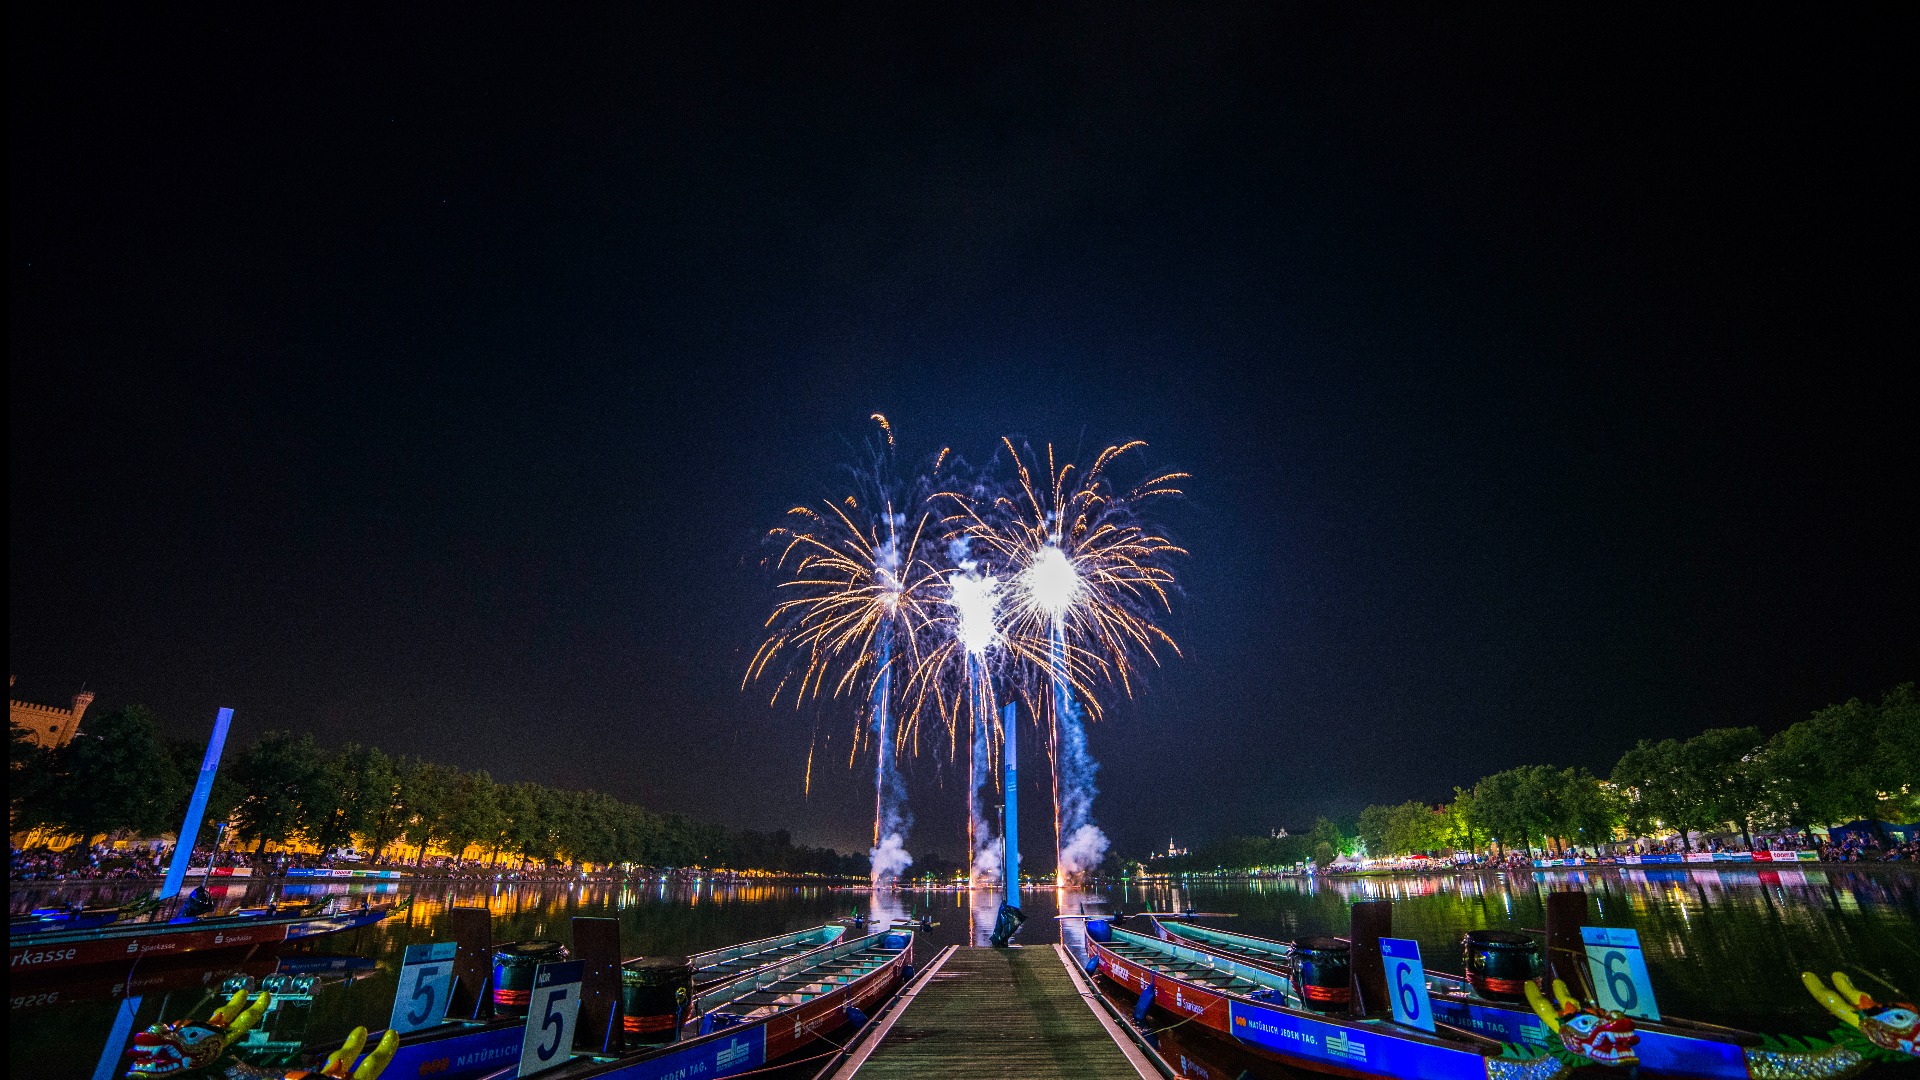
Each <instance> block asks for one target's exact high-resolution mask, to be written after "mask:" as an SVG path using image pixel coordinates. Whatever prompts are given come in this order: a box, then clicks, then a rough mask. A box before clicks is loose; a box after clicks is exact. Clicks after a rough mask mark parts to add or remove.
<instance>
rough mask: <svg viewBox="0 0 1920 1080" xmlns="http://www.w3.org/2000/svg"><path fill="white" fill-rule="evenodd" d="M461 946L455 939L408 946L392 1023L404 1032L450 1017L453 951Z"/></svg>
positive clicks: (401, 970)
mask: <svg viewBox="0 0 1920 1080" xmlns="http://www.w3.org/2000/svg"><path fill="white" fill-rule="evenodd" d="M457 948H458V946H456V945H455V944H454V943H453V942H451V941H443V942H440V943H438V944H434V945H409V946H407V952H406V956H405V958H404V959H402V960H401V962H400V989H399V991H398V992H396V993H395V994H394V995H393V1017H392V1018H391V1019H389V1020H388V1021H387V1026H388V1027H390V1028H392V1029H393V1030H395V1031H398V1032H400V1033H401V1034H403V1035H404V1034H405V1033H407V1032H409V1031H419V1030H420V1029H421V1028H429V1027H432V1026H434V1025H435V1024H438V1023H439V1022H440V1021H441V1020H444V1019H446V1015H447V991H448V990H449V989H451V988H452V985H453V954H454V951H455V950H456V949H457Z"/></svg>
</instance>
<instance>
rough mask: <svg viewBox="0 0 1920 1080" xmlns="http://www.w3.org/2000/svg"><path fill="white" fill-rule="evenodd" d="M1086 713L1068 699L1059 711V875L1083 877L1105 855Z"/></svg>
mask: <svg viewBox="0 0 1920 1080" xmlns="http://www.w3.org/2000/svg"><path fill="white" fill-rule="evenodd" d="M1085 719H1086V717H1085V714H1084V713H1082V712H1081V710H1080V706H1079V705H1078V704H1076V703H1074V702H1073V701H1071V700H1068V701H1067V702H1066V708H1065V709H1064V710H1062V712H1061V715H1060V746H1059V754H1060V761H1059V768H1060V874H1059V876H1060V879H1061V880H1062V881H1070V880H1074V879H1076V878H1084V877H1086V876H1087V875H1089V874H1091V873H1093V872H1094V871H1095V870H1097V869H1099V867H1100V860H1101V859H1104V858H1106V855H1107V834H1106V833H1104V832H1101V831H1100V827H1099V826H1098V825H1095V824H1094V823H1093V821H1092V818H1093V797H1094V796H1095V795H1097V794H1099V789H1098V788H1096V787H1095V786H1094V783H1093V774H1094V773H1095V772H1098V771H1099V769H1100V766H1099V765H1098V764H1097V763H1096V762H1095V761H1094V760H1093V758H1092V757H1090V756H1088V754H1087V729H1086V726H1085Z"/></svg>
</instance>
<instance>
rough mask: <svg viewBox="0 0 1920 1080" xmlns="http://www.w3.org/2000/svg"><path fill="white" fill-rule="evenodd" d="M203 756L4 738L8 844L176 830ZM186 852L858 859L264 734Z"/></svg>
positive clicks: (803, 865) (834, 865)
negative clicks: (40, 836) (230, 842)
mask: <svg viewBox="0 0 1920 1080" xmlns="http://www.w3.org/2000/svg"><path fill="white" fill-rule="evenodd" d="M203 753H204V747H200V746H196V745H194V744H193V743H191V742H188V741H183V740H175V741H169V740H167V739H165V738H164V737H163V736H162V734H161V731H160V727H159V724H158V723H157V721H156V719H155V717H154V716H153V714H152V713H151V712H150V711H149V710H147V709H146V708H144V707H142V706H139V705H131V706H128V707H126V708H124V709H120V710H116V711H113V712H107V713H103V714H100V715H99V716H96V717H89V718H88V719H87V720H86V721H85V723H83V725H82V727H81V730H80V732H79V734H78V735H76V736H75V737H74V739H73V741H71V742H69V743H68V744H67V745H66V746H64V747H60V748H58V749H54V750H47V749H43V748H41V747H38V746H36V745H34V744H33V743H32V742H31V741H30V740H28V739H26V737H25V732H24V731H22V730H21V729H20V728H18V727H15V728H13V730H12V747H11V756H10V766H11V768H10V776H9V784H8V799H9V810H10V816H11V818H12V829H13V830H14V831H19V830H22V829H30V828H36V827H39V828H46V829H50V830H54V831H58V832H63V833H66V834H69V835H74V836H79V837H82V838H85V839H89V840H90V839H92V838H93V837H96V836H101V835H103V834H105V835H113V834H127V835H132V836H139V837H151V836H157V835H159V834H161V833H163V832H169V831H172V830H175V829H178V828H179V826H180V821H181V819H182V818H183V817H184V815H185V812H186V804H187V800H188V798H189V797H190V796H191V795H192V790H193V782H194V780H195V778H196V777H197V776H198V774H199V770H200V762H201V757H202V754H203ZM205 821H206V824H205V825H203V826H202V831H201V836H200V837H199V840H198V842H199V843H207V842H208V841H209V840H210V839H211V833H212V830H213V829H214V828H215V827H216V826H217V824H218V823H219V822H223V821H224V822H231V824H232V827H233V829H234V831H235V834H236V836H237V838H238V839H239V840H240V842H241V843H243V844H247V845H251V846H252V847H253V848H254V850H255V851H256V852H257V851H259V850H261V849H263V848H264V847H265V846H266V845H267V844H269V843H279V844H289V843H304V844H309V845H312V846H313V847H316V848H318V849H319V850H320V851H321V852H323V853H327V854H331V853H333V852H336V851H340V850H343V849H346V848H348V847H353V848H356V849H357V850H359V851H361V852H364V853H367V854H370V855H372V856H374V857H375V858H376V859H380V858H385V857H387V856H388V855H389V854H390V853H391V854H392V855H393V856H394V857H395V858H398V859H401V860H404V859H406V858H407V857H409V856H411V858H412V860H413V861H414V862H415V863H416V864H419V863H421V862H424V861H425V858H426V854H427V852H428V850H429V849H436V850H441V851H446V852H452V853H456V854H458V853H464V852H467V851H469V850H478V851H479V852H480V853H481V858H482V859H483V860H484V861H486V862H488V863H491V864H499V863H501V862H503V861H507V862H513V863H518V864H520V865H529V864H532V865H551V864H567V865H574V866H577V865H580V864H583V863H595V864H602V865H608V864H637V865H642V866H651V867H689V866H706V867H725V868H730V869H740V870H745V869H754V870H766V871H773V872H779V873H818V874H829V875H853V876H862V877H864V876H865V875H866V873H867V858H866V856H865V855H864V854H862V855H853V856H847V855H841V854H839V853H838V852H835V851H832V850H830V849H826V848H809V847H803V846H799V845H796V844H794V843H793V841H792V838H791V836H789V834H788V833H787V832H786V831H785V830H781V831H778V832H774V833H771V834H768V833H758V832H752V831H733V830H728V829H724V828H721V827H719V826H716V825H710V824H706V823H704V822H699V821H695V820H694V819H692V818H689V817H686V816H685V815H681V814H673V813H660V812H656V811H652V810H648V809H645V808H643V807H640V806H635V805H633V804H631V803H625V802H621V801H620V800H618V799H615V798H613V797H611V796H609V795H604V794H601V793H599V792H596V791H570V790H565V789H560V788H552V787H547V786H546V785H544V784H536V783H531V782H526V781H521V782H516V783H503V782H501V781H497V780H495V779H493V777H492V776H490V775H489V774H488V773H486V772H484V771H475V770H464V769H457V768H454V767H452V766H448V765H442V764H439V763H437V762H432V761H427V760H424V759H420V758H412V757H406V756H403V755H394V754H388V753H386V752H385V751H382V750H380V749H379V748H377V747H372V746H359V745H355V744H348V745H346V746H343V747H341V748H339V749H338V750H327V749H323V748H322V747H320V746H319V745H318V744H317V743H315V741H314V739H313V737H312V736H311V735H306V736H297V737H296V736H293V735H290V734H287V733H284V732H268V733H266V734H264V735H262V736H261V737H260V738H259V740H258V741H256V742H254V743H253V744H252V745H250V746H247V747H245V748H243V749H241V750H240V751H239V752H238V753H237V754H236V753H233V752H231V751H229V752H228V754H227V755H226V760H225V762H224V763H223V765H222V767H221V769H220V772H219V773H218V775H217V776H216V778H215V780H214V785H213V792H212V795H211V797H210V798H209V800H208V804H207V814H206V818H205Z"/></svg>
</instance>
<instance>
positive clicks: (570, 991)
mask: <svg viewBox="0 0 1920 1080" xmlns="http://www.w3.org/2000/svg"><path fill="white" fill-rule="evenodd" d="M585 971H586V962H585V961H582V960H569V961H567V962H565V963H560V964H541V965H540V966H539V967H538V968H537V969H535V970H534V973H533V996H532V997H531V998H530V999H529V1000H528V1001H527V1032H526V1034H525V1035H523V1036H521V1039H520V1069H519V1071H518V1072H516V1073H515V1074H514V1075H515V1076H531V1075H532V1074H534V1073H537V1072H540V1071H542V1070H544V1069H551V1068H553V1067H554V1066H555V1065H559V1064H562V1063H564V1062H565V1061H566V1060H567V1058H568V1057H569V1056H571V1055H572V1054H573V1022H574V1021H575V1020H578V1019H580V977H581V975H582V974H584V973H585Z"/></svg>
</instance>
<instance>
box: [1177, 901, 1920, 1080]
mask: <svg viewBox="0 0 1920 1080" xmlns="http://www.w3.org/2000/svg"><path fill="white" fill-rule="evenodd" d="M1153 925H1154V928H1155V930H1156V932H1157V933H1158V934H1159V935H1161V936H1162V937H1163V938H1164V939H1166V940H1169V941H1174V942H1178V943H1181V944H1183V945H1186V946H1189V947H1192V948H1196V949H1199V950H1202V951H1204V952H1206V953H1209V954H1211V955H1215V956H1219V957H1223V958H1230V959H1232V960H1234V961H1236V962H1238V963H1244V964H1247V965H1250V966H1253V967H1257V968H1259V969H1261V970H1264V971H1268V972H1272V973H1275V974H1278V975H1281V976H1283V977H1284V976H1285V975H1286V974H1287V973H1288V972H1289V971H1290V970H1291V969H1292V966H1293V963H1294V951H1295V950H1294V947H1293V945H1292V944H1291V943H1289V942H1284V941H1274V940H1271V939H1268V938H1262V937H1255V936H1253V935H1251V934H1238V933H1229V932H1227V931H1224V930H1217V929H1214V928H1212V927H1205V926H1196V925H1193V924H1190V923H1185V922H1180V921H1176V920H1171V919H1156V920H1154V922H1153ZM1466 947H1467V948H1468V949H1471V948H1472V943H1471V941H1469V942H1468V943H1467V946H1466ZM1533 956H1534V958H1535V960H1534V964H1533V968H1534V971H1535V974H1537V973H1538V968H1539V964H1538V948H1537V946H1536V947H1535V948H1534V950H1533ZM1581 962H1582V963H1584V958H1582V959H1581ZM1426 977H1427V990H1428V993H1429V995H1430V997H1431V1000H1432V1003H1433V1015H1434V1019H1435V1020H1436V1021H1437V1022H1438V1023H1440V1024H1444V1025H1447V1026H1449V1027H1451V1028H1453V1029H1455V1030H1459V1031H1464V1032H1471V1033H1474V1034H1477V1035H1482V1036H1486V1037H1490V1038H1494V1039H1498V1040H1500V1041H1502V1042H1504V1043H1508V1044H1513V1045H1519V1046H1524V1047H1529V1048H1532V1049H1534V1050H1538V1051H1541V1052H1553V1051H1554V1050H1555V1049H1556V1047H1562V1048H1566V1049H1568V1050H1570V1051H1577V1050H1578V1049H1579V1046H1578V1042H1579V1039H1580V1038H1581V1033H1580V1032H1578V1031H1570V1030H1568V1026H1567V1025H1566V1024H1564V1023H1561V1022H1560V1020H1561V1018H1560V1017H1558V1016H1555V1015H1552V1014H1551V1013H1548V1012H1543V1011H1542V1010H1540V1009H1539V1008H1538V1007H1536V1006H1535V1005H1534V1004H1533V1003H1532V1002H1530V1001H1529V1000H1528V999H1527V997H1526V995H1525V994H1524V992H1523V990H1522V989H1521V988H1520V987H1519V986H1518V985H1516V986H1514V987H1513V988H1512V989H1511V992H1510V993H1508V994H1503V995H1502V996H1501V997H1493V996H1489V994H1488V993H1487V991H1489V990H1490V989H1492V987H1490V986H1489V985H1488V983H1489V982H1490V981H1491V982H1492V983H1494V984H1496V985H1497V984H1498V983H1499V981H1500V980H1498V979H1494V980H1488V979H1486V978H1481V979H1479V980H1477V981H1476V980H1475V979H1472V978H1467V977H1462V976H1458V975H1451V974H1447V973H1445V972H1436V971H1432V970H1428V971H1427V972H1426ZM1801 981H1802V982H1803V983H1805V984H1808V989H1809V990H1810V992H1812V993H1813V994H1814V997H1815V998H1816V1000H1819V1001H1821V1003H1822V1004H1823V1005H1825V1006H1826V1007H1827V1008H1828V1009H1829V1011H1831V1012H1833V1013H1834V1015H1835V1016H1836V1017H1838V1018H1839V1019H1840V1020H1841V1021H1842V1022H1843V1023H1844V1024H1845V1025H1847V1026H1846V1027H1844V1028H1842V1029H1839V1030H1838V1031H1836V1032H1834V1033H1833V1034H1832V1036H1830V1038H1829V1039H1827V1040H1815V1041H1809V1040H1802V1039H1788V1038H1784V1037H1780V1036H1769V1035H1763V1034H1760V1033H1757V1032H1749V1031H1741V1030H1739V1029H1736V1028H1729V1027H1722V1026H1719V1025H1715V1024H1706V1023H1701V1022H1699V1021H1691V1020H1683V1019H1679V1018H1676V1017H1672V1016H1668V1017H1664V1018H1662V1019H1661V1020H1659V1021H1651V1020H1644V1019H1632V1020H1625V1019H1624V1018H1622V1019H1620V1020H1616V1021H1615V1024H1616V1028H1615V1030H1616V1031H1618V1032H1620V1033H1621V1036H1622V1037H1621V1038H1619V1039H1617V1040H1616V1041H1618V1042H1625V1041H1626V1040H1625V1039H1624V1032H1625V1029H1626V1025H1627V1024H1630V1025H1631V1032H1632V1035H1633V1036H1634V1038H1633V1039H1632V1041H1631V1043H1629V1044H1628V1045H1630V1046H1631V1048H1632V1052H1633V1057H1634V1059H1635V1061H1634V1063H1635V1064H1637V1066H1638V1068H1639V1069H1640V1071H1642V1072H1646V1073H1649V1074H1652V1075H1657V1076H1678V1077H1698V1078H1702V1080H1773V1078H1786V1077H1796V1078H1843V1077H1850V1076H1855V1075H1858V1074H1860V1073H1861V1072H1863V1071H1865V1070H1866V1069H1867V1068H1868V1067H1869V1066H1870V1065H1871V1064H1873V1063H1876V1062H1878V1063H1882V1064H1888V1063H1893V1062H1896V1061H1898V1060H1899V1058H1900V1057H1901V1056H1907V1057H1911V1056H1913V1055H1914V1054H1915V1050H1914V1038H1915V1030H1916V1028H1920V1017H1917V1016H1916V1015H1915V1014H1914V1012H1913V1010H1912V1007H1911V1006H1907V1005H1903V1004H1894V1005H1892V1006H1882V1005H1880V1004H1879V1003H1877V1002H1874V1001H1873V1000H1872V999H1871V998H1869V997H1868V996H1867V995H1865V994H1862V993H1860V991H1859V990H1858V989H1856V988H1854V987H1853V986H1852V984H1851V983H1850V982H1849V981H1848V980H1847V979H1846V978H1845V976H1844V975H1838V976H1836V977H1835V984H1836V991H1825V992H1824V994H1823V988H1821V987H1820V986H1819V984H1818V980H1817V979H1814V977H1813V976H1810V975H1803V976H1802V980H1801ZM1501 989H1506V988H1501ZM1503 997H1512V998H1517V999H1518V1000H1502V998H1503ZM1541 997H1542V998H1544V995H1541ZM1850 1044H1851V1045H1850ZM1876 1048H1877V1049H1878V1050H1879V1051H1881V1052H1880V1053H1876V1052H1875V1049H1876Z"/></svg>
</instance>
